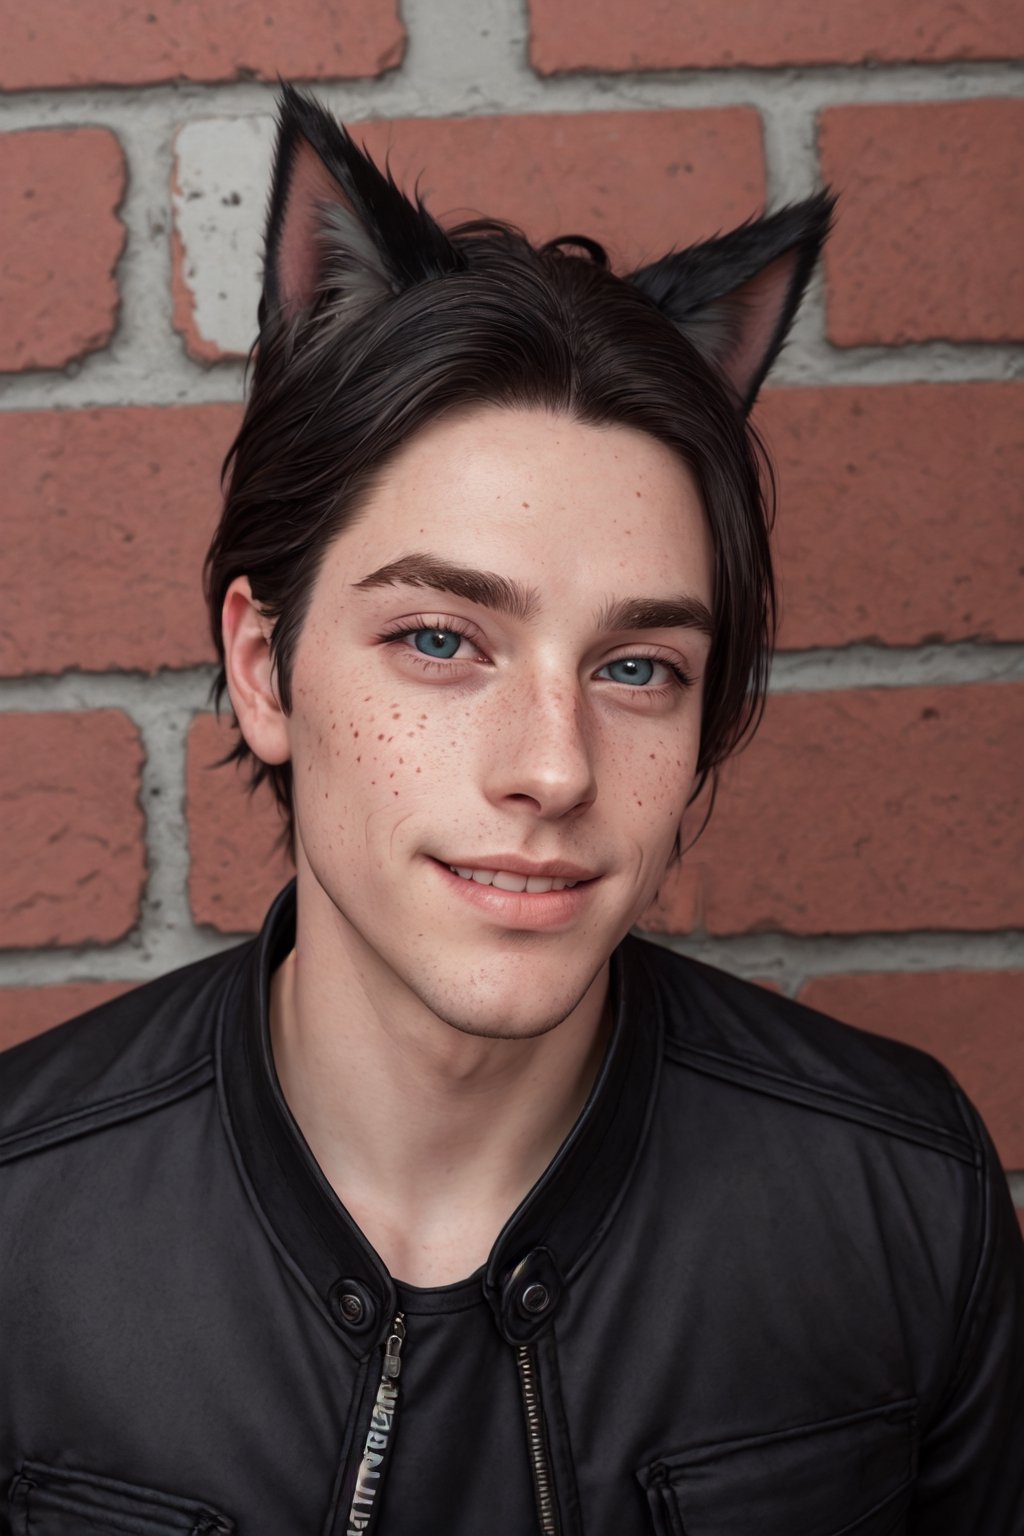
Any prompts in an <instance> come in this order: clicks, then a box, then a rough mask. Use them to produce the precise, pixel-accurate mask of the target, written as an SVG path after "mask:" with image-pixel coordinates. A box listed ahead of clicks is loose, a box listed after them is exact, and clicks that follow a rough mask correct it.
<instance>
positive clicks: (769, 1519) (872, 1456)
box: [637, 1399, 917, 1536]
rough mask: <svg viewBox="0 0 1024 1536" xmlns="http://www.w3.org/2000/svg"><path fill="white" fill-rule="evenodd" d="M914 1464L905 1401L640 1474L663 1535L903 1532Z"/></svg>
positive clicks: (692, 1455) (684, 1456) (707, 1450)
mask: <svg viewBox="0 0 1024 1536" xmlns="http://www.w3.org/2000/svg"><path fill="white" fill-rule="evenodd" d="M916 1466H917V1418H916V1401H915V1400H913V1399H908V1400H907V1401H905V1402H901V1403H890V1404H886V1405H885V1406H884V1407H879V1408H871V1409H868V1410H866V1411H865V1412H862V1413H854V1414H848V1415H846V1416H845V1417H843V1418H840V1419H827V1420H824V1421H823V1422H820V1423H817V1424H808V1425H802V1426H801V1427H799V1428H797V1429H789V1430H782V1431H780V1432H778V1433H776V1434H768V1435H758V1436H755V1437H752V1438H749V1439H744V1440H732V1441H725V1442H722V1443H720V1444H718V1445H703V1446H697V1447H695V1448H694V1449H692V1450H686V1451H680V1452H678V1453H674V1454H672V1455H669V1456H661V1457H659V1458H658V1460H657V1461H655V1462H652V1463H651V1464H650V1465H649V1466H646V1467H644V1468H643V1469H642V1470H641V1471H640V1472H638V1474H637V1476H638V1478H639V1480H640V1483H641V1485H642V1487H643V1489H644V1491H645V1492H646V1494H647V1500H648V1504H649V1506H650V1510H651V1516H652V1518H653V1522H654V1529H655V1531H656V1532H657V1533H658V1536H899V1533H901V1532H902V1531H903V1530H904V1515H905V1513H906V1510H907V1508H908V1506H909V1504H910V1500H911V1497H912V1493H913V1483H914V1476H915V1472H916Z"/></svg>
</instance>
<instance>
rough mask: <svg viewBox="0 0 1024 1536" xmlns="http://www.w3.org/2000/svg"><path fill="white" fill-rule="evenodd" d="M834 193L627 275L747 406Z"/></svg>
mask: <svg viewBox="0 0 1024 1536" xmlns="http://www.w3.org/2000/svg"><path fill="white" fill-rule="evenodd" d="M834 207H835V198H834V197H833V196H832V195H831V194H830V193H829V192H819V193H817V194H816V196H814V197H811V198H808V199H807V200H806V202H802V203H794V204H792V206H790V207H788V208H782V209H780V211H779V212H778V213H773V214H769V215H768V216H767V217H765V218H763V219H753V220H751V222H750V223H749V224H744V225H742V226H741V228H739V229H735V230H733V231H732V233H731V234H728V235H721V236H719V237H718V238H717V239H714V240H706V241H704V242H702V243H701V244H700V245H692V246H690V247H689V248H688V249H687V250H685V251H678V252H676V253H674V254H672V255H669V256H665V257H663V258H662V260H661V261H656V262H654V263H652V265H651V266H648V267H642V268H641V269H640V271H638V272H634V273H632V275H631V278H630V281H631V282H633V283H635V284H636V286H637V287H638V288H640V289H641V290H642V291H643V292H644V293H646V294H647V296H648V298H650V299H653V300H654V302H655V304H657V305H658V307H659V308H660V309H662V310H664V312H665V313H666V314H667V315H668V317H669V319H670V320H672V321H673V323H674V324H675V325H676V326H678V328H679V330H680V331H681V332H682V333H683V335H684V336H685V337H686V338H687V339H688V340H689V341H691V342H692V343H693V345H694V346H695V347H696V348H697V350H698V352H700V353H701V355H702V356H703V357H705V358H707V360H708V361H709V362H711V363H713V364H714V365H715V366H716V367H717V368H719V369H720V370H721V371H722V372H723V373H724V374H725V377H726V378H727V379H728V381H729V383H730V384H731V385H732V387H733V389H734V391H735V392H736V395H737V397H738V399H739V402H740V404H741V406H742V408H743V410H744V411H749V410H750V407H751V406H752V405H753V403H754V399H755V397H756V395H757V392H758V390H759V389H760V387H761V385H762V383H763V382H764V378H765V375H766V374H767V372H768V370H769V368H770V367H771V366H772V363H773V362H774V361H775V359H776V357H777V356H778V354H779V351H780V349H781V347H782V344H783V342H784V341H785V339H786V333H787V332H788V330H789V328H790V326H791V325H792V323H793V318H794V316H795V315H796V312H797V309H798V308H799V305H800V300H801V299H802V297H803V293H804V289H805V288H806V287H807V282H808V279H809V278H810V275H811V272H812V271H813V269H814V264H815V262H816V261H817V259H818V256H819V254H820V252H821V248H822V246H823V245H824V243H825V239H826V237H827V235H828V232H829V228H830V226H831V222H832V211H833V209H834Z"/></svg>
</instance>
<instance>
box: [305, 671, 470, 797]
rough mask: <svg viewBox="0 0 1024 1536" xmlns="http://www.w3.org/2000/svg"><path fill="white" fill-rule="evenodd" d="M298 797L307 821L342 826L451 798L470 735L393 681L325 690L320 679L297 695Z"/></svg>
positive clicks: (312, 681)
mask: <svg viewBox="0 0 1024 1536" xmlns="http://www.w3.org/2000/svg"><path fill="white" fill-rule="evenodd" d="M293 692H294V709H293V721H292V743H293V768H294V770H295V793H296V800H297V804H298V806H299V808H300V811H301V812H304V813H305V817H306V819H307V821H308V820H309V818H310V817H311V816H312V817H317V816H318V814H322V813H324V812H326V813H327V815H328V816H329V819H330V821H331V823H332V824H333V825H335V826H338V827H341V826H344V825H346V824H348V825H350V826H351V825H352V824H353V823H354V822H355V821H358V822H359V823H360V824H361V826H363V827H365V826H367V825H368V824H369V818H371V817H377V816H379V815H380V814H381V813H382V812H386V811H388V810H389V809H390V810H392V811H394V812H396V813H404V812H405V811H406V810H411V809H414V808H415V807H416V805H417V803H422V802H423V801H425V800H427V799H429V798H431V797H435V798H436V796H437V793H438V789H439V787H440V789H441V791H442V793H444V794H445V795H448V794H449V793H450V785H451V782H452V775H453V774H454V773H455V771H456V770H457V768H458V765H459V763H460V761H461V758H462V757H463V756H464V755H465V732H464V731H462V732H461V733H460V732H459V731H458V729H457V722H453V721H452V720H450V719H447V718H446V716H445V712H444V711H443V710H439V709H436V708H431V706H430V702H429V701H423V700H415V699H413V700H410V699H409V698H402V697H400V696H399V692H400V691H397V690H395V689H394V685H393V683H391V684H389V682H388V680H386V679H385V680H384V681H383V683H379V684H378V685H376V686H372V687H368V686H367V685H366V684H365V683H364V684H363V685H362V686H360V687H358V688H355V689H351V690H347V691H344V690H340V689H337V688H334V689H331V690H328V689H326V688H325V687H324V686H323V685H322V684H321V686H319V687H318V686H316V682H315V680H310V682H309V683H308V684H307V685H305V686H302V685H297V686H296V687H295V688H294V690H293Z"/></svg>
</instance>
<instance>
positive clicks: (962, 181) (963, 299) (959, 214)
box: [820, 100, 1024, 347]
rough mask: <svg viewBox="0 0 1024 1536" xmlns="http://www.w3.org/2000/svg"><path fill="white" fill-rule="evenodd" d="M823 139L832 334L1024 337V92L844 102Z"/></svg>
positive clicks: (864, 340)
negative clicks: (831, 193)
mask: <svg viewBox="0 0 1024 1536" xmlns="http://www.w3.org/2000/svg"><path fill="white" fill-rule="evenodd" d="M820 148H821V163H822V170H823V173H824V176H825V178H826V180H827V181H829V182H830V183H831V184H832V185H833V186H834V187H835V188H836V189H837V190H838V192H839V194H840V212H839V218H838V222H837V226H836V230H835V233H834V235H833V237H832V239H831V240H830V241H829V244H828V246H827V247H826V251H825V271H826V279H827V305H828V334H829V338H830V340H832V341H833V342H835V343H836V345H838V346H841V347H852V346H859V345H866V344H873V343H879V344H882V345H886V346H898V345H900V344H902V343H904V342H911V341H930V340H935V339H945V340H949V341H1010V340H1014V339H1017V340H1019V339H1021V338H1022V337H1024V262H1022V260H1021V251H1022V250H1024V101H1012V100H1006V101H961V102H903V103H899V104H894V105H891V106H877V107H874V106H872V107H865V106H856V107H833V108H831V109H829V110H828V111H826V112H823V113H822V115H821V123H820Z"/></svg>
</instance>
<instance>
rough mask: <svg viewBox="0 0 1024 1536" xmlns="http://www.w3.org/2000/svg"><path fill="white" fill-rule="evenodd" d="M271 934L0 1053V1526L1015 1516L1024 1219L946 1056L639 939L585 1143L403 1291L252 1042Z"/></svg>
mask: <svg viewBox="0 0 1024 1536" xmlns="http://www.w3.org/2000/svg"><path fill="white" fill-rule="evenodd" d="M293 924H294V896H293V892H292V890H291V888H289V890H287V891H286V892H284V893H283V895H282V897H281V898H279V899H278V901H277V903H276V904H275V906H274V908H273V910H272V911H271V914H270V916H269V918H268V920H267V923H266V925H265V927H264V930H263V932H262V934H261V935H260V936H259V938H258V939H257V940H256V941H254V942H253V943H250V944H245V945H243V946H241V947H240V948H238V949H236V950H233V951H231V952H230V953H227V954H225V955H221V956H218V957H216V958H215V959H213V960H208V961H203V962H202V963H200V964H198V965H194V966H190V967H188V968H187V969H185V970H182V971H178V972H176V973H175V974H173V975H171V976H168V977H166V978H164V979H163V980H161V981H158V982H156V983H154V984H152V985H148V986H145V987H143V988H141V989H140V990H138V991H136V992H133V993H131V994H130V995H128V996H125V997H124V998H121V999H119V1000H117V1001H115V1002H113V1003H110V1004H108V1005H106V1006H104V1007H102V1008H100V1009H98V1010H96V1011H95V1012H93V1013H91V1014H88V1015H85V1016H84V1017H82V1018H80V1019H77V1020H74V1021H72V1022H71V1023H69V1024H67V1025H64V1026H62V1027H61V1028H59V1029H57V1030H55V1031H53V1032H51V1033H49V1034H45V1035H43V1036H41V1037H39V1038H38V1039H35V1040H32V1041H29V1042H27V1043H25V1044H24V1045H21V1046H19V1047H17V1048H15V1049H14V1050H12V1051H10V1052H8V1053H7V1054H6V1055H5V1056H3V1057H2V1058H0V1080H2V1088H0V1233H2V1250H0V1362H2V1363H0V1489H2V1490H3V1500H2V1501H0V1502H2V1507H3V1509H4V1511H5V1513H3V1514H0V1529H4V1528H5V1524H4V1523H5V1521H9V1522H10V1528H11V1530H12V1531H13V1532H17V1533H18V1536H29V1533H30V1536H95V1533H104V1536H108V1533H111V1532H113V1533H135V1532H138V1533H144V1536H176V1533H183V1536H184V1533H190V1532H191V1533H193V1536H199V1533H207V1536H210V1533H227V1532H231V1531H238V1532H239V1533H240V1536H347V1533H349V1532H365V1531H367V1530H370V1531H374V1532H379V1533H380V1536H413V1533H415V1536H442V1533H443V1536H531V1533H536V1532H538V1531H542V1532H560V1533H563V1536H569V1533H573V1536H579V1533H585V1536H650V1533H651V1532H656V1533H661V1536H669V1533H674V1536H679V1533H685V1536H839V1533H843V1536H896V1533H914V1536H925V1533H927V1536H1011V1533H1017V1536H1019V1533H1021V1532H1022V1531H1024V1453H1022V1446H1024V1342H1022V1340H1024V1335H1022V1318H1021V1294H1022V1269H1024V1263H1022V1248H1021V1243H1020V1237H1019V1233H1018V1230H1017V1226H1016V1222H1015V1219H1014V1213H1013V1210H1012V1208H1011V1205H1010V1202H1009V1198H1008V1194H1007V1190H1006V1185H1005V1182H1004V1180H1003V1178H1002V1175H1001V1174H1000V1172H999V1169H998V1167H997V1165H996V1162H995V1159H994V1156H993V1153H992V1149H991V1146H990V1145H989V1142H988V1140H987V1137H986V1135H985V1132H984V1130H983V1128H982V1127H981V1125H980V1124H979V1121H978V1118H977V1116H976V1114H975V1113H974V1112H973V1110H972V1109H971V1107H970V1106H969V1105H968V1104H967V1103H966V1102H965V1100H964V1098H963V1096H962V1094H961V1093H960V1092H959V1090H958V1089H957V1088H956V1087H955V1086H954V1084H953V1083H952V1082H951V1080H950V1078H949V1077H948V1075H947V1074H946V1072H945V1071H944V1070H943V1069H942V1068H941V1067H939V1066H938V1065H937V1064H936V1063H935V1062H933V1061H932V1060H930V1059H929V1058H927V1057H925V1056H922V1055H920V1054H918V1053H916V1052H914V1051H911V1050H908V1049H906V1048H905V1047H903V1046H900V1045H896V1044H893V1043H890V1042H888V1041H885V1040H881V1039H877V1038H875V1037H872V1036H868V1035H865V1034H862V1033H859V1032H857V1031H854V1030H851V1029H848V1028H846V1027H845V1026H842V1025H839V1024H836V1023H834V1022H832V1021H831V1020H828V1019H826V1018H823V1017H821V1016H820V1015H817V1014H813V1013H810V1012H808V1011H807V1010H806V1009H804V1008H801V1007H798V1006H796V1005H795V1004H793V1003H791V1002H788V1001H786V1000H785V999H782V998H779V997H776V996H773V995H772V994H770V993H768V992H765V991H762V990H759V989H757V988H755V987H752V986H749V985H747V984H745V983H743V982H740V981H736V980H734V979H732V978H730V977H728V976H726V975H723V974H720V973H718V972H715V971H712V970H710V969H708V968H707V967H704V966H701V965H697V964H694V963H691V962H688V961H685V960H682V959H679V958H677V957H675V956H673V955H671V954H669V953H667V952H666V951H664V950H661V949H658V948H656V947H654V946H651V945H648V944H645V943H643V942H641V941H639V940H635V939H631V940H628V941H627V942H626V943H625V944H623V945H622V947H621V948H620V950H619V951H618V952H617V954H616V956H615V960H614V965H613V986H614V997H615V1006H616V1026H615V1031H614V1036H613V1040H612V1043H611V1045H610V1047H609V1052H608V1055H607V1059H606V1061H605V1064H604V1066H603V1068H602V1071H601V1074H600V1077H599V1080H598V1082H597V1083H596V1085H595V1087H594V1090H593V1093H592V1095H591V1098H590V1101H589V1103H588V1104H587V1106H586V1108H585V1110H584V1111H583V1114H582V1115H581V1117H580V1119H579V1121H578V1123H577V1124H576V1126H575V1128H574V1130H573V1131H572V1133H571V1135H570V1136H569V1138H568V1139H567V1141H566V1142H565V1144H564V1145H563V1147H562V1148H561V1151H560V1152H559V1153H558V1155H557V1157H556V1158H555V1160H554V1162H553V1163H552V1164H551V1166H550V1167H549V1168H548V1170H547V1172H546V1173H545V1175H544V1176H543V1178H542V1179H541V1180H540V1182H539V1183H538V1184H537V1185H536V1187H535V1188H534V1189H533V1191H532V1192H531V1194H530V1195H529V1197H528V1198H527V1199H526V1200H525V1201H524V1202H523V1204H522V1206H521V1207H520V1208H519V1210H518V1211H516V1213H515V1214H514V1215H513V1216H512V1218H511V1219H510V1220H509V1222H508V1224H507V1225H506V1227H505V1229H504V1231H503V1232H502V1233H501V1235H500V1236H499V1237H498V1239H497V1241H496V1242H495V1244H494V1248H493V1251H492V1253H491V1257H490V1260H489V1262H488V1264H487V1266H486V1268H485V1269H484V1270H482V1271H480V1272H479V1273H477V1274H475V1275H473V1276H471V1277H470V1278H469V1279H467V1280H465V1281H463V1282H461V1283H460V1284H457V1285H451V1286H445V1287H443V1288H438V1289H433V1290H420V1289H413V1288H410V1287H407V1286H403V1285H400V1284H398V1283H396V1282H395V1281H394V1280H392V1278H391V1277H390V1276H389V1275H388V1273H387V1271H386V1270H385V1269H384V1267H383V1265H382V1264H381V1262H380V1261H379V1259H378V1258H377V1256H376V1255H375V1253H374V1252H373V1251H372V1250H371V1249H370V1247H369V1246H368V1245H367V1243H366V1241H365V1240H364V1239H363V1238H362V1236H361V1235H360V1233H359V1231H358V1230H357V1229H356V1227H355V1226H354V1225H353V1223H352V1222H351V1221H350V1220H349V1218H348V1217H347V1215H346V1213H345V1211H344V1209H343V1208H342V1207H341V1206H340V1204H339V1203H338V1201H337V1199H336V1198H335V1196H334V1195H333V1193H332V1191H331V1189H330V1188H329V1186H328V1185H327V1183H326V1181H325V1180H324V1178H323V1176H322V1175H321V1173H320V1171H319V1169H318V1168H317V1166H316V1164H315V1163H314V1162H313V1160H312V1157H311V1155H310V1153H309V1151H308V1150H307V1148H306V1146H305V1144H304V1142H303V1140H302V1138H301V1136H300V1135H299V1133H298V1131H297V1129H296V1127H295V1125H294V1123H293V1121H292V1119H291V1117H290V1115H289V1113H288V1110H287V1108H286V1106H285V1104H284V1101H283V1099H282V1096H281V1093H280V1089H279V1087H278V1085H277V1081H276V1078H275V1076H274V1073H273V1069H272V1064H271V1057H270V1051H269V1037H268V1029H267V997H268V978H269V975H270V972H271V970H272V968H273V966H274V965H275V964H276V963H277V961H278V960H279V958H280V957H281V956H282V955H283V954H284V953H285V952H286V950H287V949H288V948H289V947H290V945H291V942H292V931H293ZM396 1372H397V1374H395V1373H396Z"/></svg>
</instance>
